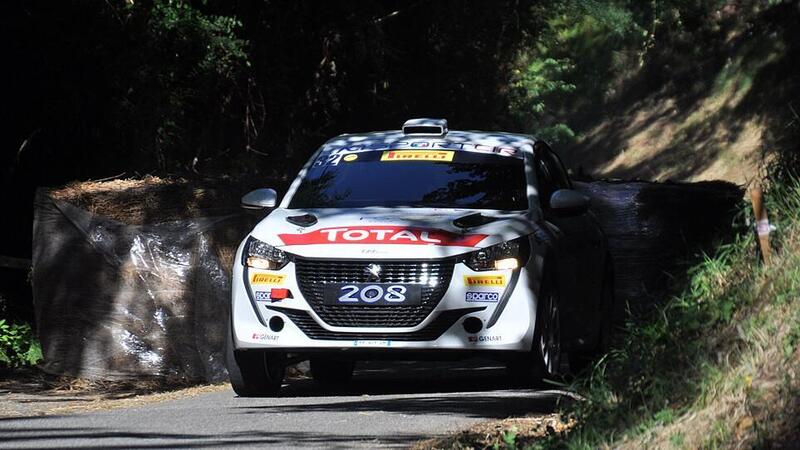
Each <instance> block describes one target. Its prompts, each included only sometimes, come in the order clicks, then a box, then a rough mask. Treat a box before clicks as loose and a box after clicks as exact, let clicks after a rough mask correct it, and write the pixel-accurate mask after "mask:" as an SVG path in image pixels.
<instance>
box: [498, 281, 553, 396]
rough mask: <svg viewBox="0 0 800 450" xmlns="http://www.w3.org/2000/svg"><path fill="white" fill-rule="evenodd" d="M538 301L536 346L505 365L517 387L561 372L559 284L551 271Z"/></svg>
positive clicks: (525, 385)
mask: <svg viewBox="0 0 800 450" xmlns="http://www.w3.org/2000/svg"><path fill="white" fill-rule="evenodd" d="M537 303H538V307H537V312H536V328H535V330H534V334H533V349H532V350H531V351H530V352H527V353H525V354H524V355H520V357H519V358H516V359H514V360H512V361H509V362H508V363H507V365H506V371H507V373H508V375H509V378H510V379H511V383H512V385H514V386H517V387H528V386H531V385H533V384H534V383H536V382H538V381H540V380H541V379H542V378H543V377H547V376H551V377H552V376H558V375H559V374H560V368H561V312H560V308H559V295H558V285H557V284H556V283H555V278H554V276H553V275H552V273H551V272H550V273H549V275H548V276H546V277H545V278H544V282H543V284H542V289H541V293H540V294H539V299H538V302H537Z"/></svg>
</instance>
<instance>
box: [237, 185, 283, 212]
mask: <svg viewBox="0 0 800 450" xmlns="http://www.w3.org/2000/svg"><path fill="white" fill-rule="evenodd" d="M276 204H278V193H277V192H275V189H269V188H265V189H256V190H255V191H250V192H248V193H247V194H245V196H244V197H242V208H245V209H264V208H274V207H275V205H276Z"/></svg>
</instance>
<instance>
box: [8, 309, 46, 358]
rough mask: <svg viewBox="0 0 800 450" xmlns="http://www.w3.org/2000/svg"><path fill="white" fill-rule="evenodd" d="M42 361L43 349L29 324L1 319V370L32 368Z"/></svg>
mask: <svg viewBox="0 0 800 450" xmlns="http://www.w3.org/2000/svg"><path fill="white" fill-rule="evenodd" d="M41 360H42V348H41V346H40V345H39V341H38V340H36V337H35V336H34V335H33V330H32V329H31V326H30V325H28V324H27V323H23V324H17V323H8V322H7V321H6V320H5V319H0V368H7V367H11V368H15V367H22V366H32V365H35V364H37V363H38V362H39V361H41Z"/></svg>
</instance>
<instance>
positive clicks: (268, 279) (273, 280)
mask: <svg viewBox="0 0 800 450" xmlns="http://www.w3.org/2000/svg"><path fill="white" fill-rule="evenodd" d="M285 279H286V275H273V274H268V273H254V274H253V276H252V277H250V282H251V283H253V284H283V281H284V280H285Z"/></svg>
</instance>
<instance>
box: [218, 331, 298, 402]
mask: <svg viewBox="0 0 800 450" xmlns="http://www.w3.org/2000/svg"><path fill="white" fill-rule="evenodd" d="M229 331H230V330H229ZM227 341H228V345H227V349H226V352H225V362H226V365H227V366H228V378H229V379H230V382H231V387H233V391H234V392H236V394H237V395H238V396H239V397H275V396H276V395H277V394H278V391H279V390H280V388H281V384H282V383H283V377H284V376H285V374H286V354H285V353H276V352H265V351H261V350H236V349H235V348H234V345H233V334H232V333H230V332H229V333H228V339H227Z"/></svg>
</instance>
